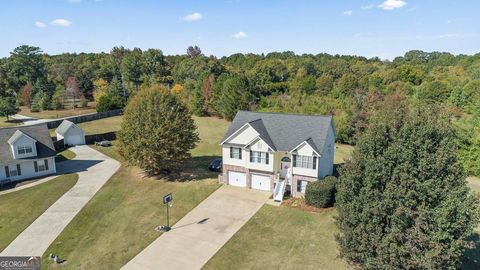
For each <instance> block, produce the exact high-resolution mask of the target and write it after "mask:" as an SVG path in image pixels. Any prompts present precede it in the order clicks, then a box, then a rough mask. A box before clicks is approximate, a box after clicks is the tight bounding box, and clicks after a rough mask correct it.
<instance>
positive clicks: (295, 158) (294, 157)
mask: <svg viewBox="0 0 480 270" xmlns="http://www.w3.org/2000/svg"><path fill="white" fill-rule="evenodd" d="M292 158H293V167H297V155H292Z"/></svg>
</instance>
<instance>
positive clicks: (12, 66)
mask: <svg viewBox="0 0 480 270" xmlns="http://www.w3.org/2000/svg"><path fill="white" fill-rule="evenodd" d="M5 72H6V76H7V82H8V86H9V88H11V89H13V90H15V91H16V92H18V91H19V90H20V89H21V88H22V87H23V86H24V85H25V84H27V82H31V83H35V82H36V81H37V79H44V78H46V70H45V63H44V61H43V56H42V50H40V48H39V47H33V46H28V45H22V46H19V47H17V48H15V49H14V50H13V52H11V53H10V57H9V58H8V59H7V61H6V63H5Z"/></svg>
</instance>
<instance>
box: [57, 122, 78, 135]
mask: <svg viewBox="0 0 480 270" xmlns="http://www.w3.org/2000/svg"><path fill="white" fill-rule="evenodd" d="M73 126H75V124H74V123H73V122H70V121H68V120H63V121H62V123H61V124H60V125H59V126H58V127H57V129H56V130H55V132H56V133H58V134H60V135H65V133H67V131H68V130H69V129H70V128H71V127H73Z"/></svg>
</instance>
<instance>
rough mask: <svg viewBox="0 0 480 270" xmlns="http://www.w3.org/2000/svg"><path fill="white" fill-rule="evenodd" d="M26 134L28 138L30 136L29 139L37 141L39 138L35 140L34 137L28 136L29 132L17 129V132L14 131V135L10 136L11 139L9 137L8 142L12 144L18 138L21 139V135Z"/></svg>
mask: <svg viewBox="0 0 480 270" xmlns="http://www.w3.org/2000/svg"><path fill="white" fill-rule="evenodd" d="M24 136H25V137H27V138H29V139H31V140H33V141H35V142H36V141H37V140H35V139H34V138H32V137H30V136H28V135H27V134H25V133H23V132H21V131H20V130H17V131H15V133H13V135H12V137H10V139H8V144H10V145H12V144H14V143H15V142H16V141H17V140H18V139H20V138H21V137H24Z"/></svg>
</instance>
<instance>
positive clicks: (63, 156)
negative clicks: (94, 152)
mask: <svg viewBox="0 0 480 270" xmlns="http://www.w3.org/2000/svg"><path fill="white" fill-rule="evenodd" d="M76 156H77V155H75V153H74V152H72V151H70V150H68V149H64V150H62V151H60V152H57V155H56V156H55V162H62V161H65V160H71V159H74V158H75V157H76Z"/></svg>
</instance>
